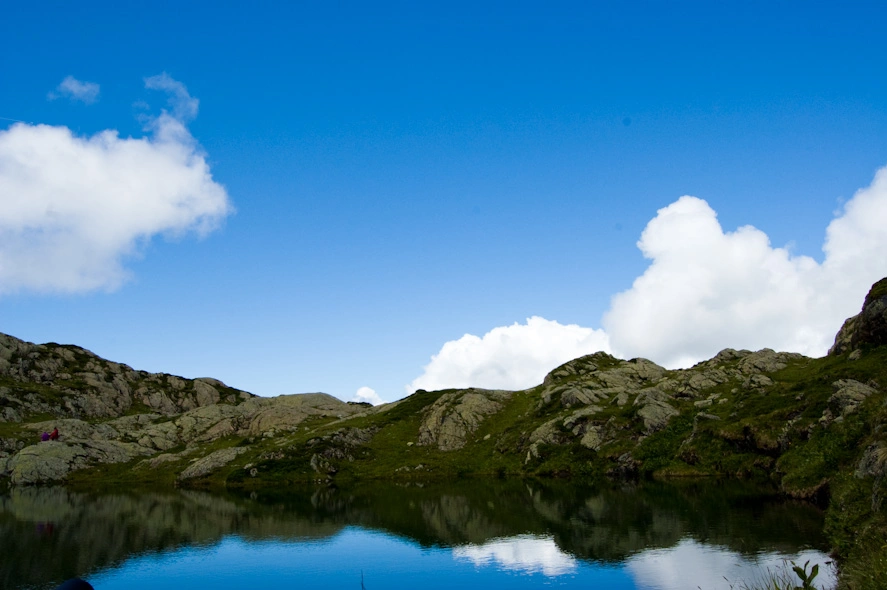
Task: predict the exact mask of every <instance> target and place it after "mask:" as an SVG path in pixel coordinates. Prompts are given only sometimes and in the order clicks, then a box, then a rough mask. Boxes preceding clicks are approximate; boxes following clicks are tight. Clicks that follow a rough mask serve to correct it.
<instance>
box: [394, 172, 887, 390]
mask: <svg viewBox="0 0 887 590" xmlns="http://www.w3.org/2000/svg"><path fill="white" fill-rule="evenodd" d="M638 248H640V250H641V252H642V253H643V255H644V256H645V257H646V258H649V259H650V260H651V261H652V262H651V263H650V266H649V267H648V268H647V270H646V271H645V272H644V273H643V274H642V275H641V276H640V277H638V278H637V279H636V280H635V281H634V283H633V285H632V287H631V288H630V289H628V290H626V291H624V292H622V293H618V294H616V295H615V296H613V298H612V301H611V305H610V309H609V310H608V311H607V313H606V314H605V315H604V317H603V321H602V323H603V328H604V329H603V330H593V329H591V328H584V327H580V326H576V325H570V326H562V325H561V324H558V323H557V322H552V321H549V320H546V319H544V318H540V317H534V318H530V320H528V321H527V325H525V326H524V325H519V324H514V325H512V326H508V327H500V328H494V329H492V330H490V332H488V333H487V334H486V335H485V336H483V337H482V338H479V337H477V336H474V335H471V334H466V335H465V336H463V337H462V338H460V339H458V340H454V341H450V342H447V343H446V344H444V345H443V347H442V348H441V350H440V352H439V353H438V354H436V355H435V356H433V357H432V359H431V363H429V364H428V365H427V366H426V367H425V368H424V372H423V374H422V375H421V376H420V377H418V378H417V379H415V380H414V381H413V382H412V383H411V384H410V385H409V386H408V388H407V391H408V392H412V391H414V390H415V389H417V388H423V389H443V388H448V387H469V386H474V387H490V388H507V389H521V388H527V387H531V386H534V385H537V384H538V383H540V382H541V381H542V379H543V377H544V375H545V373H546V372H547V371H550V370H551V369H553V368H554V367H555V366H557V365H558V364H560V363H563V362H566V361H568V360H571V359H573V358H576V357H578V356H581V355H583V354H588V353H590V352H594V351H597V350H604V351H608V352H609V351H610V349H612V352H613V354H615V355H617V356H620V357H622V358H632V357H645V358H648V359H650V360H652V361H654V362H656V363H659V364H661V365H664V366H666V367H669V368H678V367H688V366H690V365H692V364H694V363H696V362H699V361H701V360H705V359H708V358H711V357H712V356H714V355H715V354H717V352H718V351H720V350H722V349H724V348H728V347H730V348H747V349H751V350H758V349H761V348H773V349H776V350H784V351H791V352H800V353H803V354H806V355H809V356H822V355H824V354H825V353H826V352H827V351H828V349H829V347H830V346H831V344H832V343H833V342H834V337H835V334H836V333H837V331H838V329H839V328H840V327H841V324H842V323H843V322H844V320H845V319H846V318H848V317H850V316H852V315H855V314H856V313H858V312H859V309H860V307H861V305H862V300H863V298H864V297H865V294H866V293H867V292H868V289H869V287H871V285H872V284H873V283H874V282H875V281H877V280H879V279H881V278H883V277H884V276H887V256H885V252H887V168H882V169H880V170H879V171H878V172H877V173H876V175H875V178H874V181H873V182H872V184H871V185H870V186H868V187H866V188H864V189H861V190H859V191H858V192H857V193H856V194H855V195H854V196H853V198H852V199H850V201H848V202H847V204H846V205H845V206H844V208H843V210H842V211H841V212H840V213H839V214H838V216H837V217H836V218H835V219H834V220H833V221H832V222H831V223H830V224H829V226H828V227H827V228H826V231H825V241H824V245H823V251H824V252H825V259H824V261H823V262H822V263H821V264H820V263H818V262H817V261H815V260H814V259H813V258H810V257H808V256H801V255H795V254H793V253H792V252H790V251H789V250H788V249H787V248H778V247H773V246H772V245H771V243H770V239H769V238H768V236H767V235H766V234H765V233H764V232H762V231H760V230H758V229H756V228H754V227H752V226H750V225H749V226H743V227H740V228H739V229H737V230H735V231H728V232H725V231H724V230H723V228H722V227H721V225H720V223H718V220H717V214H716V213H715V211H714V210H713V209H712V208H711V207H710V206H709V205H708V203H706V202H705V201H704V200H702V199H698V198H696V197H691V196H684V197H681V198H679V199H678V200H677V201H675V202H674V203H672V204H670V205H668V206H667V207H664V208H662V209H660V210H659V211H658V212H657V214H656V217H655V218H653V219H652V220H651V221H650V222H649V223H648V224H647V227H646V228H645V229H644V231H643V233H642V234H641V238H640V240H639V241H638Z"/></svg>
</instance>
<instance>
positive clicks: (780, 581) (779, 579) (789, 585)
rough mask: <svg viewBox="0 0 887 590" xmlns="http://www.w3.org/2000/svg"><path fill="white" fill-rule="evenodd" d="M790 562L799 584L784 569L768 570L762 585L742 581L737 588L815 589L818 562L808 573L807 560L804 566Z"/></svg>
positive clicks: (744, 589) (767, 589)
mask: <svg viewBox="0 0 887 590" xmlns="http://www.w3.org/2000/svg"><path fill="white" fill-rule="evenodd" d="M791 564H792V568H791V569H792V571H793V572H794V573H795V575H796V576H798V578H799V579H800V580H801V585H800V586H797V585H796V584H795V581H794V579H793V578H792V576H791V574H789V572H788V571H786V570H784V571H781V572H775V573H774V572H768V574H769V575H768V579H767V580H766V581H764V582H763V583H762V585H759V584H755V585H752V586H749V585H748V584H746V583H745V582H743V583H742V585H741V586H740V587H739V588H738V589H737V590H816V586H814V585H813V579H814V578H816V576H817V575H819V564H818V563H817V564H815V565H814V566H813V567H812V568H811V569H810V572H809V573H808V572H807V566H809V565H810V562H809V561H807V562H806V563H805V564H804V567H801V566H799V565H798V564H796V563H795V562H791ZM730 588H731V589H732V588H733V586H730Z"/></svg>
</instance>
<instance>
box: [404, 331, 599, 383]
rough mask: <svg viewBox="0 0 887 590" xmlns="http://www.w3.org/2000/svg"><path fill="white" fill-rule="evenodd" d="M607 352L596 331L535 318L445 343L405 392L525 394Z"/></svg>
mask: <svg viewBox="0 0 887 590" xmlns="http://www.w3.org/2000/svg"><path fill="white" fill-rule="evenodd" d="M608 348H609V345H608V342H607V336H606V334H604V333H603V332H602V331H600V330H592V329H591V328H583V327H581V326H577V325H575V324H570V325H566V326H565V325H563V324H559V323H558V322H555V321H551V320H546V319H545V318H540V317H535V316H534V317H531V318H529V319H527V323H526V324H518V323H515V324H513V325H511V326H505V327H500V328H494V329H492V330H490V331H489V332H487V333H486V334H484V336H483V337H477V336H474V335H472V334H465V335H464V336H462V337H461V338H459V339H458V340H451V341H450V342H447V343H446V344H444V345H443V347H442V348H441V349H440V352H438V353H437V354H436V355H434V356H433V357H432V358H431V362H430V363H429V364H428V365H426V366H425V371H424V373H423V374H422V375H421V376H419V377H418V378H416V379H415V380H413V382H412V383H410V384H409V385H408V386H407V392H413V391H415V390H417V389H426V390H436V389H444V388H448V387H486V388H489V389H523V388H526V387H531V386H533V385H537V384H539V383H541V382H542V379H543V377H545V374H546V373H548V372H549V371H551V370H552V369H554V368H555V367H557V366H558V365H560V364H562V363H565V362H567V361H569V360H572V359H574V358H576V357H578V356H582V355H584V354H590V353H592V352H597V351H599V350H608Z"/></svg>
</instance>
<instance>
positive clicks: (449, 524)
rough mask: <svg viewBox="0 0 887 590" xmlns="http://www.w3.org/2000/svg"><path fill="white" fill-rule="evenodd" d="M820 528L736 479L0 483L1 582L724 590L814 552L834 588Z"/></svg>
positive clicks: (108, 587) (824, 581) (18, 586)
mask: <svg viewBox="0 0 887 590" xmlns="http://www.w3.org/2000/svg"><path fill="white" fill-rule="evenodd" d="M822 524H823V523H822V514H821V512H820V511H818V510H817V509H816V508H814V507H812V506H810V505H807V504H803V503H796V502H781V501H779V500H778V499H777V498H775V497H773V496H772V495H768V494H765V493H763V492H762V491H761V490H759V489H756V488H754V487H752V486H749V485H746V484H744V483H737V482H691V483H686V482H685V483H681V484H660V483H648V484H637V485H635V484H632V485H610V486H602V487H586V486H577V485H571V484H569V483H563V482H551V481H542V482H540V481H520V480H504V481H502V480H495V481H480V480H466V481H459V482H456V483H452V484H440V483H438V484H426V485H416V484H413V485H395V484H375V483H374V484H364V485H359V486H354V487H347V488H346V487H343V488H330V487H316V488H306V489H301V490H287V491H286V492H283V491H275V492H273V493H271V492H266V493H258V494H255V493H254V494H251V495H246V494H244V495H235V494H225V495H219V494H209V493H204V492H194V491H175V492H144V491H143V492H135V491H116V492H109V491H105V492H102V493H84V492H73V491H69V490H65V489H62V488H34V489H24V490H16V491H14V492H12V493H11V495H8V496H6V497H0V584H2V587H3V588H9V589H10V590H23V589H52V588H54V587H55V586H56V585H57V584H59V583H60V582H61V581H63V580H65V579H67V578H71V577H74V576H80V577H82V578H84V579H87V580H89V581H90V582H91V583H92V584H93V586H95V588H96V589H97V590H123V589H127V590H133V589H142V588H166V589H172V588H186V587H187V588H218V589H229V588H230V589H243V588H336V589H338V588H354V589H355V590H360V589H361V588H366V589H367V590H382V589H400V588H423V589H436V588H441V589H443V588H446V589H448V590H451V589H453V588H485V589H489V588H540V587H554V588H583V589H589V588H614V589H617V590H618V589H626V590H639V589H650V590H696V589H697V588H702V589H703V590H707V589H712V590H714V589H718V590H721V589H723V590H726V589H728V588H730V586H731V584H732V585H733V586H734V587H737V586H739V585H740V583H741V582H746V583H751V582H753V581H755V580H757V579H760V578H761V577H762V576H763V575H764V574H766V572H767V570H768V569H769V570H778V569H782V568H784V567H785V564H784V562H785V561H786V560H794V561H796V562H800V563H803V562H805V561H807V560H810V561H811V564H812V563H821V564H823V565H821V566H820V567H821V570H823V572H822V573H821V574H820V577H819V578H818V581H819V582H820V584H819V587H820V588H829V587H831V586H832V585H833V584H834V574H833V572H832V570H831V568H830V567H829V566H827V565H826V563H827V562H829V559H828V557H827V555H826V554H825V553H824V550H825V549H826V545H825V541H824V539H823V537H822V534H821V532H820V531H821V529H822ZM725 578H726V579H725Z"/></svg>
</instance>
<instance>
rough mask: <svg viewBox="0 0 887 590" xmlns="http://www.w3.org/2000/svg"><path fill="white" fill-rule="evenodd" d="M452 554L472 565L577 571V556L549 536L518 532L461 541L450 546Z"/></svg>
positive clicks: (551, 573) (528, 570)
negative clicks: (475, 541) (477, 541)
mask: <svg viewBox="0 0 887 590" xmlns="http://www.w3.org/2000/svg"><path fill="white" fill-rule="evenodd" d="M453 557H454V558H455V559H456V560H457V561H458V560H467V561H470V562H472V563H474V565H476V566H478V567H480V566H486V565H489V564H491V563H493V562H495V563H496V564H498V565H499V567H500V568H502V569H506V570H512V571H520V572H524V573H537V572H542V573H543V574H544V575H546V576H549V577H553V576H562V575H564V574H569V573H572V572H574V571H576V567H577V564H576V558H574V557H573V556H572V555H570V554H568V553H564V552H563V551H561V550H560V548H559V547H558V546H557V544H556V543H555V542H554V539H553V538H551V537H536V536H533V535H518V536H516V537H509V538H502V539H494V540H492V541H488V542H487V543H484V544H482V545H463V546H461V547H455V548H453Z"/></svg>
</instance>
